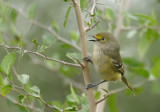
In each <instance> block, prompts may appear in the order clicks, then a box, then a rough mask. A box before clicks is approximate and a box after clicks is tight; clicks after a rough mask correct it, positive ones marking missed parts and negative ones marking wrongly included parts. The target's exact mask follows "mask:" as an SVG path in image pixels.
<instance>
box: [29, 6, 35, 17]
mask: <svg viewBox="0 0 160 112" xmlns="http://www.w3.org/2000/svg"><path fill="white" fill-rule="evenodd" d="M35 13H36V3H32V5H30V6H29V8H28V16H29V18H30V19H33V18H34V17H35Z"/></svg>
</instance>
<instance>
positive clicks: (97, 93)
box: [94, 91, 101, 100]
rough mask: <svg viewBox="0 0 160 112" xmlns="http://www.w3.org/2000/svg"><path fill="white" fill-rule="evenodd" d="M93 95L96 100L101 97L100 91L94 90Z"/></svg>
mask: <svg viewBox="0 0 160 112" xmlns="http://www.w3.org/2000/svg"><path fill="white" fill-rule="evenodd" d="M94 97H95V99H96V100H98V99H99V98H100V97H101V92H99V91H96V92H95V93H94Z"/></svg>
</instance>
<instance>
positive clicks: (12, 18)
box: [10, 9, 18, 22]
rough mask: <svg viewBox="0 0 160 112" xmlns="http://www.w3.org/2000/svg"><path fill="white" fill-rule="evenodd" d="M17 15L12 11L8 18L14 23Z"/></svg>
mask: <svg viewBox="0 0 160 112" xmlns="http://www.w3.org/2000/svg"><path fill="white" fill-rule="evenodd" d="M17 15H18V14H17V12H16V11H15V10H14V9H12V10H11V12H10V18H11V20H12V22H15V21H16V19H17Z"/></svg>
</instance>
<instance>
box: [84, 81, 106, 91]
mask: <svg viewBox="0 0 160 112" xmlns="http://www.w3.org/2000/svg"><path fill="white" fill-rule="evenodd" d="M103 82H107V81H106V80H103V81H101V82H99V83H97V84H92V83H91V84H88V85H87V86H86V89H89V88H93V87H96V86H98V85H99V84H101V83H103Z"/></svg>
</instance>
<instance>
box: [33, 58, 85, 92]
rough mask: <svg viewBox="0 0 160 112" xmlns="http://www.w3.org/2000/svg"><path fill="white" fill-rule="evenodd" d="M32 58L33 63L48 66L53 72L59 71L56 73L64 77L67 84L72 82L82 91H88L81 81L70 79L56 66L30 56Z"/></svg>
mask: <svg viewBox="0 0 160 112" xmlns="http://www.w3.org/2000/svg"><path fill="white" fill-rule="evenodd" d="M30 58H31V59H32V62H33V64H38V65H40V66H42V67H43V68H46V69H48V70H50V71H52V72H53V73H55V72H57V73H55V74H58V76H59V77H60V78H62V80H63V81H64V83H67V84H70V83H72V85H73V86H74V87H75V88H78V89H79V90H81V91H82V92H84V93H86V89H85V88H84V86H83V85H82V84H81V83H78V82H77V81H74V80H73V79H70V78H68V77H66V76H65V75H62V74H60V73H59V72H58V69H54V68H52V67H50V66H48V65H47V64H46V63H41V62H40V61H39V60H38V59H37V58H32V57H31V56H30Z"/></svg>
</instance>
